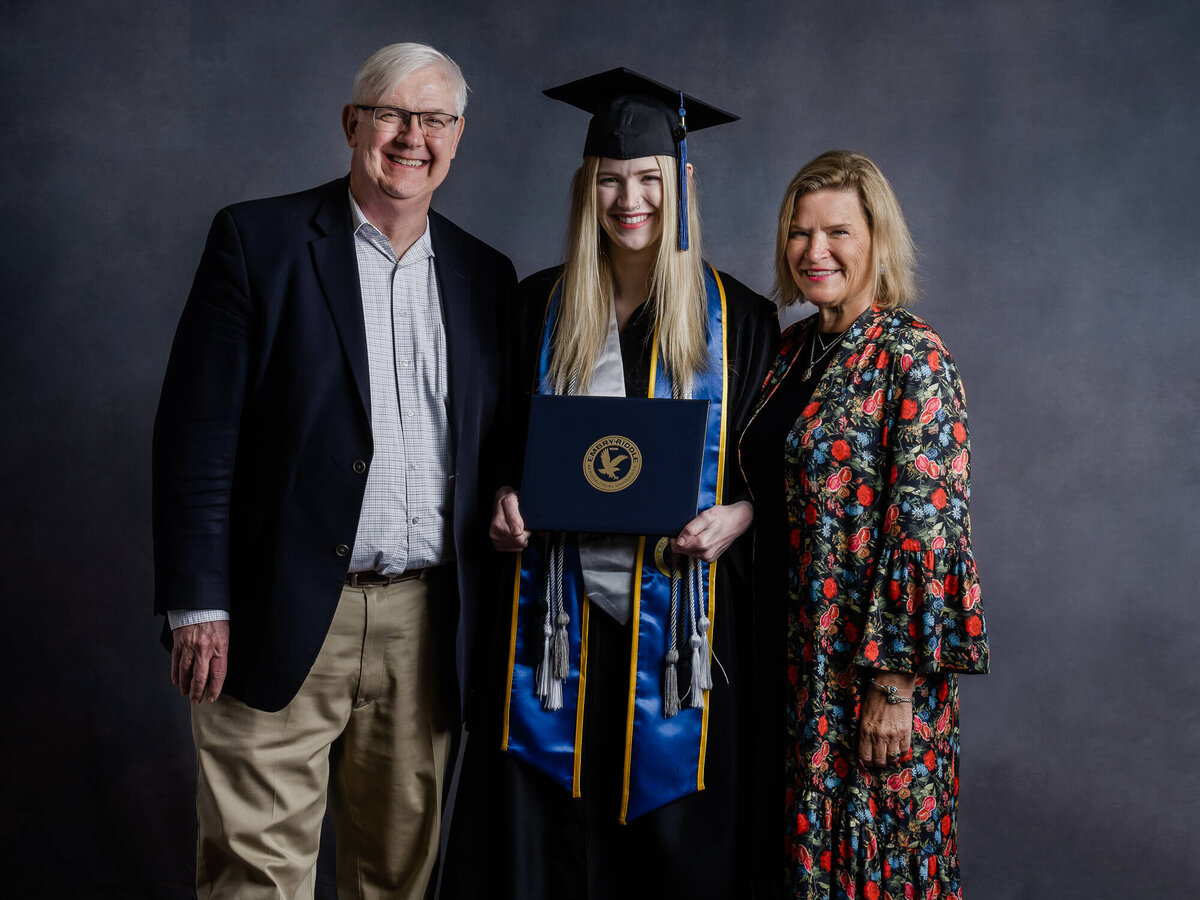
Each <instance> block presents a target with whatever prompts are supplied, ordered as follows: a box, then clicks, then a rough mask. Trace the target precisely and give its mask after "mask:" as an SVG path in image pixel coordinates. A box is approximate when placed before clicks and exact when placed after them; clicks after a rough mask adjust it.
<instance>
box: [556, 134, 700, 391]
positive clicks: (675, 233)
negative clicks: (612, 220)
mask: <svg viewBox="0 0 1200 900" xmlns="http://www.w3.org/2000/svg"><path fill="white" fill-rule="evenodd" d="M654 159H655V160H656V161H657V162H658V168H659V171H660V173H661V181H662V206H661V208H660V209H659V214H660V216H661V217H662V236H661V238H660V239H659V245H658V254H657V256H656V258H655V261H654V271H653V274H652V275H651V277H650V299H649V300H647V301H646V302H647V303H653V304H654V306H653V308H652V311H653V313H654V319H655V329H654V330H655V332H656V333H657V335H658V347H659V358H660V363H659V364H660V365H665V366H666V367H667V371H668V372H670V373H671V375H672V380H673V381H674V382H675V383H676V385H677V387H679V388H684V389H687V388H690V387H691V383H692V377H693V376H694V375H695V374H696V373H698V372H701V371H703V370H704V369H706V368H707V367H708V365H709V359H708V304H707V301H706V299H705V292H704V266H703V259H702V254H701V240H700V209H699V202H698V200H697V197H696V188H695V183H694V181H693V179H692V176H691V174H690V173H689V175H688V244H689V247H690V249H688V250H687V251H680V250H679V246H678V241H679V212H678V209H679V188H678V183H677V180H676V179H677V176H676V173H677V171H678V170H677V169H676V162H675V158H674V157H673V156H656V157H654ZM599 170H600V157H598V156H585V157H584V160H583V165H582V166H580V167H579V170H578V171H576V173H575V178H574V179H573V180H572V182H571V213H570V221H569V222H568V226H567V260H566V264H565V265H564V267H563V278H562V301H561V304H560V306H559V314H558V322H557V325H556V326H555V330H554V352H553V355H552V357H551V360H550V373H549V374H550V380H551V384H553V385H555V386H556V388H557V386H560V385H571V384H573V385H574V387H575V390H577V391H584V390H586V389H587V386H588V384H589V383H590V382H591V379H592V372H593V371H594V370H595V368H596V362H597V361H598V360H599V358H600V353H601V351H602V350H603V349H604V344H605V341H606V340H607V339H608V323H609V316H610V314H611V312H610V311H611V308H612V303H613V271H612V260H611V258H610V251H609V239H608V236H607V235H606V234H605V233H604V231H603V229H601V228H600V224H599V210H598V209H597V206H596V175H597V173H598V172H599Z"/></svg>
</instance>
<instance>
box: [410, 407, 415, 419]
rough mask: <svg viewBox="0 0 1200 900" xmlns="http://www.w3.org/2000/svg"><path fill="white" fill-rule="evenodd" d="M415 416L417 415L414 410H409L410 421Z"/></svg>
mask: <svg viewBox="0 0 1200 900" xmlns="http://www.w3.org/2000/svg"><path fill="white" fill-rule="evenodd" d="M416 414H417V413H416V411H415V410H412V409H410V410H409V411H408V417H409V418H410V419H411V418H412V417H413V416H415V415H416Z"/></svg>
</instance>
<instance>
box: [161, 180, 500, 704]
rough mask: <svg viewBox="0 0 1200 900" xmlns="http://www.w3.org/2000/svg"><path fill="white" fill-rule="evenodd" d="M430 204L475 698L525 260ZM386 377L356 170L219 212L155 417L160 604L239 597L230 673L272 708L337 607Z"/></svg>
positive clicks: (207, 604) (308, 664) (217, 603)
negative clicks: (505, 393) (375, 390)
mask: <svg viewBox="0 0 1200 900" xmlns="http://www.w3.org/2000/svg"><path fill="white" fill-rule="evenodd" d="M429 222H430V231H431V238H432V243H433V250H434V254H435V258H434V268H435V270H436V272H437V278H438V288H439V292H440V294H441V302H442V311H443V315H444V321H445V325H446V347H447V354H448V357H449V365H448V370H449V377H450V400H449V410H448V413H449V422H450V429H451V432H452V433H451V441H452V447H453V453H454V460H453V478H454V511H453V528H454V551H455V556H456V560H457V563H456V569H457V590H458V597H459V601H458V603H457V604H456V605H457V610H447V612H456V613H457V615H456V616H449V617H448V619H449V620H450V621H454V620H455V619H456V624H454V625H449V624H448V625H447V628H446V633H447V634H453V635H454V636H455V645H454V647H453V648H451V647H450V646H449V643H448V642H447V647H446V654H445V655H452V656H453V658H454V659H455V661H456V666H455V668H456V670H457V677H458V686H459V690H460V700H465V694H466V690H467V688H468V685H469V684H470V681H471V679H470V673H469V671H468V669H469V664H470V661H471V660H472V659H473V657H474V656H475V655H476V654H475V652H474V639H475V636H476V633H477V631H479V629H480V627H481V625H480V621H479V619H480V615H481V614H482V615H484V616H485V618H486V617H489V616H490V614H491V612H492V610H491V606H492V604H493V603H494V598H495V597H496V591H495V584H496V583H497V582H496V581H494V580H493V579H494V578H495V569H494V567H495V565H497V563H498V558H497V555H496V554H495V553H494V551H492V549H491V545H490V543H489V541H488V538H487V529H488V520H489V518H490V511H491V498H492V494H493V492H494V491H495V488H496V487H497V485H498V480H497V479H498V472H497V470H496V466H497V465H498V460H499V459H500V452H501V450H502V444H503V442H504V440H505V435H504V434H503V433H502V422H501V421H500V419H499V416H498V408H499V403H500V398H501V383H500V382H501V375H502V371H503V369H502V365H501V357H502V354H503V347H502V346H501V340H502V336H503V335H504V334H505V333H506V331H507V318H508V316H509V310H510V308H511V303H512V296H513V292H514V288H515V284H516V277H515V273H514V271H513V266H512V263H511V262H510V261H509V260H508V258H507V257H505V256H503V255H502V254H500V253H499V252H497V251H496V250H493V249H492V248H491V247H489V246H487V245H486V244H484V243H483V242H481V241H479V240H477V239H476V238H474V237H472V236H471V235H469V234H467V233H466V232H465V231H463V230H461V229H460V228H458V227H457V226H455V225H454V224H453V223H451V222H450V221H448V220H447V219H445V218H443V217H442V216H440V215H438V214H437V213H435V212H432V211H431V212H430V213H429ZM369 391H370V380H369V377H368V369H367V346H366V336H365V331H364V326H363V311H362V297H361V291H360V288H359V280H358V263H357V258H356V256H355V250H354V234H353V224H352V218H351V213H350V204H349V200H348V179H346V178H342V179H338V180H337V181H332V182H330V183H329V184H326V185H323V186H321V187H319V188H314V189H312V190H309V191H304V192H302V193H298V194H291V195H289V196H285V197H273V198H270V199H266V200H255V201H251V202H248V203H239V204H236V205H234V206H230V207H228V208H226V209H223V210H221V211H220V212H219V213H217V216H216V218H215V220H214V221H213V225H212V229H211V230H210V232H209V235H208V242H207V244H206V246H205V249H204V254H203V256H202V258H201V260H200V265H199V268H198V269H197V272H196V277H195V281H194V283H193V286H192V291H191V294H190V295H189V297H188V301H187V304H186V306H185V308H184V311H183V315H182V318H181V320H180V323H179V328H178V331H177V332H176V335H175V342H174V345H173V347H172V350H171V358H170V362H169V364H168V366H167V374H166V378H165V380H164V383H163V390H162V397H161V399H160V401H159V406H158V414H157V417H156V418H155V423H154V558H155V609H156V611H158V612H160V613H161V612H166V611H167V610H169V609H227V610H229V613H230V646H229V670H228V675H227V677H226V683H225V688H224V690H225V691H226V692H228V693H230V694H231V695H233V696H235V697H237V698H239V699H241V700H242V701H244V702H245V703H247V704H248V705H250V706H252V707H255V708H257V709H263V710H268V711H275V710H278V709H281V708H282V707H284V706H285V705H287V703H288V702H289V701H290V700H291V699H292V697H294V696H295V694H296V691H297V690H299V688H300V685H301V683H302V682H303V681H304V678H305V677H306V676H307V674H308V672H309V670H310V669H311V668H312V665H313V662H314V661H315V660H316V657H317V652H318V651H319V650H320V648H321V644H322V642H323V640H324V638H325V635H326V632H327V631H328V629H329V624H330V622H331V621H332V619H333V613H334V609H335V608H336V606H337V603H338V597H339V595H340V592H341V588H342V584H343V582H344V580H345V577H346V571H347V567H348V565H349V561H350V557H349V548H351V547H353V545H354V538H355V533H356V531H357V527H358V517H359V512H360V510H361V508H362V500H363V493H364V489H365V486H366V478H367V472H368V471H369V470H370V464H371V459H372V455H373V444H372V437H371V420H370V409H371V403H370V395H369ZM484 627H486V626H484ZM164 637H165V639H166V641H167V642H168V645H169V641H170V636H169V635H168V634H164Z"/></svg>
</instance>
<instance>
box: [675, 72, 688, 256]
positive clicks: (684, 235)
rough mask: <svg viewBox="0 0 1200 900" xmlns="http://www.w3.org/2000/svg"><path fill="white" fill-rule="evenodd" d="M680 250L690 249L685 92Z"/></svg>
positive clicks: (681, 115) (681, 124)
mask: <svg viewBox="0 0 1200 900" xmlns="http://www.w3.org/2000/svg"><path fill="white" fill-rule="evenodd" d="M677 133H678V135H679V249H680V250H686V249H687V248H688V193H687V125H686V120H685V118H684V109H683V91H680V92H679V128H678V132H677Z"/></svg>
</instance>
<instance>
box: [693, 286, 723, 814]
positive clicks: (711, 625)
mask: <svg viewBox="0 0 1200 900" xmlns="http://www.w3.org/2000/svg"><path fill="white" fill-rule="evenodd" d="M709 270H710V271H711V272H712V274H713V280H714V281H715V282H716V283H717V290H718V291H719V292H720V294H721V438H720V444H719V446H718V449H717V497H716V503H715V504H714V505H716V506H720V505H722V503H723V502H724V499H725V417H726V416H727V415H728V414H729V317H728V315H727V314H726V308H725V285H724V284H722V283H721V276H720V275H718V274H717V270H716V269H715V268H713V267H712V266H709ZM706 299H707V298H706ZM718 562H719V560H713V561H712V562H711V563H709V564H708V647H709V653H711V654H713V655H714V656H715V655H716V650H715V648H716V646H717V641H716V634H717V563H718ZM705 693H706V694H707V696H706V697H705V699H704V712H703V714H702V717H701V721H700V758H699V760H698V761H697V763H696V790H698V791H702V790H704V764H705V762H706V760H707V758H708V711H709V709H710V708H711V707H712V701H711V697H712V692H711V691H706V692H705Z"/></svg>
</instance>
